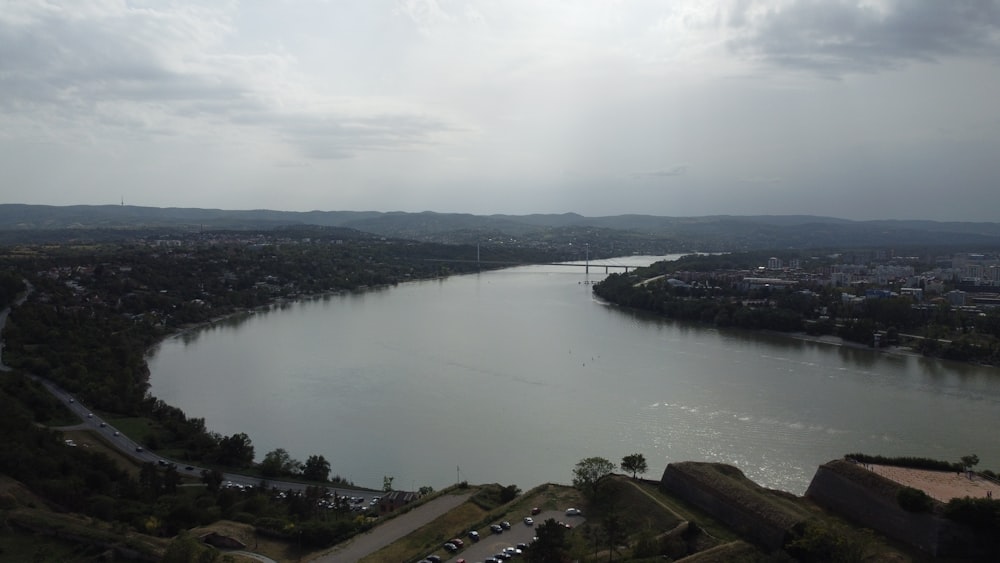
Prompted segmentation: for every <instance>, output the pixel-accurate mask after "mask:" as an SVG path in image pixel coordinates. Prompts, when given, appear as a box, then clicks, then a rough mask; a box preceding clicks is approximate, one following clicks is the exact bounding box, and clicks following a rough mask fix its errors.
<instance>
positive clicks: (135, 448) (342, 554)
mask: <svg viewBox="0 0 1000 563" xmlns="http://www.w3.org/2000/svg"><path fill="white" fill-rule="evenodd" d="M25 284H27V291H25V293H24V295H22V296H20V297H19V298H18V299H17V300H16V301H15V302H14V303H13V306H14V307H16V306H18V305H21V304H22V303H24V301H25V300H26V299H27V298H28V296H29V295H31V293H32V291H34V287H32V285H31V284H30V283H28V281H27V280H25ZM10 311H11V307H6V308H4V309H3V310H2V311H0V335H2V332H3V328H4V326H6V324H7V316H8V315H9V314H10ZM3 345H4V342H3V338H2V337H0V370H2V371H11V370H12V369H13V368H11V367H10V366H8V365H6V364H4V363H3ZM25 376H26V377H30V378H32V379H34V380H35V381H37V382H39V383H41V384H42V385H43V386H44V387H45V388H46V389H47V390H48V391H49V393H52V395H53V396H54V397H56V398H57V399H59V400H60V401H61V402H62V403H63V405H65V406H66V408H67V409H69V410H70V412H72V413H75V414H76V415H77V416H78V417H80V420H81V421H82V422H81V423H80V424H77V425H74V426H73V427H72V428H73V429H81V430H91V431H93V432H96V433H97V434H99V435H101V436H103V437H104V438H105V441H106V442H107V443H108V444H110V445H111V446H112V447H115V448H117V449H118V450H119V451H120V452H121V453H122V454H123V455H125V456H128V457H130V458H132V459H134V460H136V461H138V462H149V463H156V464H160V463H161V462H162V463H163V464H168V463H173V464H176V466H177V467H178V468H180V469H179V472H180V473H181V474H182V475H184V474H187V475H190V476H200V475H201V471H202V470H203V469H204V468H202V467H198V466H195V465H188V464H185V463H183V462H178V461H175V460H171V459H168V458H164V457H162V456H159V455H156V453H155V452H151V451H148V450H146V449H145V448H143V447H142V446H141V445H140V444H138V443H136V442H135V441H133V440H132V439H131V438H128V437H127V436H125V435H124V434H122V433H121V432H120V431H119V430H117V429H116V428H115V427H114V426H112V425H110V424H108V423H107V422H106V421H105V420H103V419H101V417H100V416H98V415H96V414H94V413H93V412H92V411H91V410H90V409H88V408H87V407H86V406H85V405H82V404H80V402H79V401H77V400H76V399H75V398H74V397H73V396H72V395H71V394H70V393H68V392H67V391H66V390H64V389H62V388H61V387H59V386H58V385H56V384H55V383H53V382H51V381H49V380H48V379H45V378H44V377H40V376H37V375H33V374H29V373H25ZM223 479H225V480H226V481H227V486H236V485H238V486H258V485H259V484H260V483H261V481H262V480H261V478H259V477H254V476H250V475H242V474H239V473H223ZM267 484H268V486H269V487H272V488H276V489H280V490H283V491H285V490H292V491H304V490H305V489H306V487H308V486H310V485H306V484H303V483H294V482H290V481H270V480H269V481H267ZM327 490H328V491H330V492H331V493H336V494H337V495H338V496H342V497H360V498H362V499H363V500H362V501H361V502H360V503H359V504H360V505H361V506H366V504H365V502H364V499H365V497H366V496H367V497H371V496H373V495H374V494H380V493H375V492H373V491H371V490H363V489H351V488H342V487H327ZM469 496H470V495H469V494H465V495H444V496H442V497H440V498H437V499H434V500H432V501H430V502H427V503H425V504H423V505H421V506H419V507H417V508H415V509H413V510H410V511H409V512H407V513H406V514H402V515H400V516H397V517H396V518H390V519H388V520H386V521H384V522H382V523H380V524H379V525H378V526H376V527H375V528H374V529H372V530H371V531H369V532H367V533H366V534H363V535H361V536H357V537H355V538H352V539H351V540H348V541H347V542H346V543H345V544H342V545H339V546H337V547H336V548H334V550H333V551H331V552H327V553H326V554H324V555H321V556H319V557H318V558H316V559H314V561H319V562H321V563H331V562H339V561H357V560H358V559H361V558H362V557H364V556H366V555H369V554H370V553H374V552H375V551H377V550H379V549H381V548H382V547H384V546H386V545H389V544H390V543H392V542H394V541H396V540H398V539H399V538H402V537H403V536H406V535H407V534H409V533H411V532H413V531H414V530H416V529H417V528H420V527H421V526H423V525H425V524H427V523H429V522H431V521H433V520H434V519H435V518H437V517H439V516H441V515H442V514H444V513H446V512H448V511H449V510H451V509H453V508H455V507H456V506H458V505H460V504H462V503H463V502H465V501H466V500H467V499H468V498H469ZM234 553H239V554H240V555H246V556H249V557H252V558H254V559H257V560H259V561H262V562H265V563H275V562H274V561H273V560H272V559H269V558H267V557H265V556H263V555H260V554H258V553H252V552H249V551H239V552H234Z"/></svg>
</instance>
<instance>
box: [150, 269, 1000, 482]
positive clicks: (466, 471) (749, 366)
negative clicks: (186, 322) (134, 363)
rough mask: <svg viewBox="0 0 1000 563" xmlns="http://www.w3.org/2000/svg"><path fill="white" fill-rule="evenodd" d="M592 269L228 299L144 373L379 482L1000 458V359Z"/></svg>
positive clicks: (800, 471)
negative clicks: (656, 300)
mask: <svg viewBox="0 0 1000 563" xmlns="http://www.w3.org/2000/svg"><path fill="white" fill-rule="evenodd" d="M654 260H655V258H652V257H631V258H628V259H618V260H614V261H611V262H612V263H617V264H621V263H625V262H626V261H627V262H629V263H635V264H643V265H645V264H648V263H650V262H651V261H654ZM603 277H604V272H603V268H600V270H597V269H594V268H592V270H591V272H590V273H589V274H586V273H584V271H583V269H582V268H581V269H574V268H567V267H557V266H548V267H546V266H531V267H522V268H514V269H509V270H503V271H498V272H488V273H482V274H478V275H468V276H457V277H452V278H449V279H446V280H435V281H423V282H414V283H408V284H403V285H400V286H397V287H394V288H389V289H380V290H376V291H370V292H366V293H357V294H349V295H338V296H329V297H325V298H317V299H312V300H308V301H303V302H299V303H294V304H290V305H286V306H284V307H281V308H276V309H272V310H270V311H267V312H261V313H257V314H255V315H247V316H243V317H238V318H233V319H230V320H227V321H225V322H223V323H219V324H216V325H214V326H211V327H208V328H206V329H204V330H200V331H196V332H192V333H187V334H184V335H181V336H178V337H176V338H172V339H169V340H167V341H165V342H164V343H163V344H162V345H161V346H159V347H158V349H157V350H155V352H154V354H153V357H152V358H151V359H150V368H151V371H152V377H151V383H152V392H153V394H154V395H156V396H157V397H159V398H161V399H163V400H165V401H167V402H168V403H171V404H173V405H176V406H179V407H180V408H182V409H184V411H185V412H187V413H188V415H190V416H197V417H204V418H206V420H207V424H208V426H209V428H210V429H212V430H214V431H216V432H219V433H221V434H224V435H229V434H232V433H235V432H246V433H247V434H249V435H250V437H251V439H252V440H253V442H254V445H255V447H256V452H257V457H258V459H259V458H261V457H263V454H264V453H266V452H268V451H270V450H273V449H275V448H279V447H281V448H285V449H286V450H288V451H289V452H291V454H292V456H293V457H295V458H297V459H300V460H304V459H305V458H306V457H308V456H309V455H312V454H322V455H324V456H325V457H326V458H327V459H328V460H330V462H331V465H332V468H333V472H334V473H336V474H339V475H342V476H344V477H348V478H350V479H352V480H353V481H354V482H355V483H357V484H359V485H365V486H371V487H381V483H382V477H383V476H385V475H388V476H393V477H394V478H395V484H396V486H397V487H400V488H411V487H419V486H421V485H431V486H433V487H435V488H440V487H442V486H446V485H448V484H451V483H454V482H455V481H456V479H461V480H468V481H470V482H477V483H484V482H499V483H503V484H510V483H514V484H517V485H519V486H520V487H521V488H528V487H531V486H534V485H537V484H540V483H543V482H549V481H554V482H562V483H568V482H570V480H571V479H572V473H571V472H572V468H573V466H574V464H575V463H576V462H577V461H579V460H580V459H581V458H584V457H588V456H595V455H597V456H603V457H606V458H608V459H611V460H612V461H614V462H616V463H617V462H618V461H620V460H621V458H622V456H624V455H627V454H630V453H633V452H640V453H643V454H644V455H645V456H646V459H647V460H648V461H649V465H650V472H649V474H648V475H649V476H659V474H660V473H661V472H662V471H663V468H664V467H665V466H666V464H667V463H669V462H671V461H683V460H708V461H722V462H727V463H731V464H734V465H736V466H738V467H740V468H741V469H742V470H743V471H744V472H746V473H747V474H748V475H749V476H750V477H752V478H753V479H755V480H756V481H758V482H759V483H761V484H763V485H765V486H770V487H776V488H780V489H784V490H787V491H791V492H795V493H802V492H804V491H805V488H806V486H807V485H808V482H809V479H810V478H811V477H812V474H813V472H814V471H815V468H816V466H817V465H819V464H820V463H823V462H825V461H828V460H830V459H834V458H838V457H840V456H842V455H843V454H845V453H850V452H859V451H860V452H865V453H881V454H884V455H912V456H925V457H935V458H941V459H947V460H956V461H957V460H958V458H959V457H960V456H962V455H966V454H969V453H977V454H978V455H979V457H980V459H981V460H982V462H981V467H985V468H992V469H995V470H996V469H1000V449H998V447H997V446H998V445H1000V444H998V439H997V438H996V433H995V431H994V430H993V427H994V426H995V424H996V422H997V420H1000V416H998V415H1000V370H997V369H994V368H983V367H975V366H966V365H961V364H952V363H943V362H937V361H929V360H924V359H921V358H917V357H900V356H890V355H886V354H880V353H876V352H873V351H870V350H864V349H862V350H858V349H854V348H847V347H839V346H833V345H829V344H819V343H813V342H807V341H801V340H795V339H791V338H787V337H783V336H771V335H761V334H748V333H742V332H721V331H717V330H714V329H711V328H708V327H702V326H693V325H685V324H679V323H672V322H667V321H662V320H656V319H650V318H648V317H645V316H642V315H637V314H633V313H630V312H626V311H621V310H619V309H617V308H615V307H613V306H609V305H606V304H604V303H601V302H600V301H598V300H596V299H594V298H593V297H592V295H591V291H590V289H591V288H590V285H589V284H588V283H587V282H591V281H595V280H599V279H601V278H603Z"/></svg>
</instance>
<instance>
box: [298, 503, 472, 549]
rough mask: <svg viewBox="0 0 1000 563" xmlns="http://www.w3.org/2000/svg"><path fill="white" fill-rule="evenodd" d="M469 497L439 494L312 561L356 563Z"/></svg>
mask: <svg viewBox="0 0 1000 563" xmlns="http://www.w3.org/2000/svg"><path fill="white" fill-rule="evenodd" d="M470 496H471V493H467V494H464V495H442V496H440V497H438V498H436V499H434V500H432V501H429V502H427V503H425V504H423V505H421V506H418V507H417V508H414V509H413V510H411V511H409V512H407V513H406V514H401V515H399V516H397V517H395V518H391V519H389V520H387V521H385V522H384V523H382V524H379V525H378V526H376V527H374V528H372V529H371V530H370V531H368V532H367V533H365V534H362V535H360V536H355V537H353V538H351V539H350V540H348V541H347V542H345V543H343V544H341V545H338V546H337V547H336V548H334V550H333V551H331V552H329V553H325V554H323V555H320V556H319V557H317V558H315V559H313V560H312V561H313V562H314V563H339V562H342V561H343V562H348V561H357V560H359V559H361V558H362V557H365V556H367V555H371V554H372V553H375V552H376V551H378V550H380V549H382V548H383V547H385V546H387V545H389V544H391V543H392V542H394V541H396V540H398V539H400V538H402V537H404V536H406V535H408V534H410V533H411V532H413V531H414V530H417V529H419V528H420V527H421V526H424V525H427V524H430V523H431V522H433V521H434V520H435V519H436V518H438V517H439V516H441V515H443V514H445V513H446V512H448V511H449V510H451V509H453V508H455V507H457V506H459V505H460V504H462V503H463V502H465V501H466V500H468V499H469V497H470Z"/></svg>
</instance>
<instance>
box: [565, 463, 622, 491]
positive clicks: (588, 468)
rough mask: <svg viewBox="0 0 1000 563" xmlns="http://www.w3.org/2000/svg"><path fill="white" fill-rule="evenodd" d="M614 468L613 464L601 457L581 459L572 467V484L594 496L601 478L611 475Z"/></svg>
mask: <svg viewBox="0 0 1000 563" xmlns="http://www.w3.org/2000/svg"><path fill="white" fill-rule="evenodd" d="M614 470H615V464H613V463H611V462H610V461H608V460H607V459H605V458H603V457H588V458H585V459H581V460H580V461H579V462H577V464H576V467H575V468H574V469H573V486H574V487H576V488H578V489H581V490H583V491H585V492H587V493H590V494H591V495H594V496H596V495H597V486H598V484H599V483H600V481H601V479H603V478H605V477H607V476H608V475H611V472H612V471H614Z"/></svg>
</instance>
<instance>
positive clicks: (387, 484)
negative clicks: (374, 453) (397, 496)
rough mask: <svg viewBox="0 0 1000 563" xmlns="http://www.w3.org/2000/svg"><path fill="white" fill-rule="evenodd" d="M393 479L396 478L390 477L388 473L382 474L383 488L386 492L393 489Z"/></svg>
mask: <svg viewBox="0 0 1000 563" xmlns="http://www.w3.org/2000/svg"><path fill="white" fill-rule="evenodd" d="M393 479H394V478H393V477H390V476H388V475H383V476H382V490H383V491H385V492H387V493H388V492H389V491H391V490H392V480H393Z"/></svg>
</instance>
